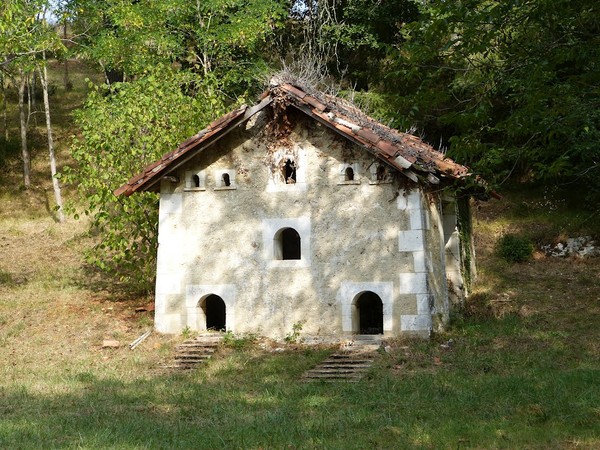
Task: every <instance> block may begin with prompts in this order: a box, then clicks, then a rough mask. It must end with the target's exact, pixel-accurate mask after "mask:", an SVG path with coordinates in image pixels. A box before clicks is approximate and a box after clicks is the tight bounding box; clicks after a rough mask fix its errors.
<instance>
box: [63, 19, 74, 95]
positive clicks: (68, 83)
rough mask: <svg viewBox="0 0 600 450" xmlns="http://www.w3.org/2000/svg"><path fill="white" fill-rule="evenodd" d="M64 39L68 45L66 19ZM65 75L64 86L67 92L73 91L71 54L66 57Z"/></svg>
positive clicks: (65, 21)
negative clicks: (70, 71)
mask: <svg viewBox="0 0 600 450" xmlns="http://www.w3.org/2000/svg"><path fill="white" fill-rule="evenodd" d="M63 39H64V42H65V45H66V42H67V19H66V17H65V18H64V19H63ZM64 69H65V70H64V73H63V84H64V86H65V91H70V90H71V89H73V83H71V79H70V77H69V54H68V53H67V54H66V55H65V65H64Z"/></svg>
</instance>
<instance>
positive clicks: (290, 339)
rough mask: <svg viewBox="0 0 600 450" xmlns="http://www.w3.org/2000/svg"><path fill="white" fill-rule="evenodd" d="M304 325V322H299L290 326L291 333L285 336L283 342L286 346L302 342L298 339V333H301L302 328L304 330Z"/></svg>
mask: <svg viewBox="0 0 600 450" xmlns="http://www.w3.org/2000/svg"><path fill="white" fill-rule="evenodd" d="M305 323H306V321H305V320H301V321H299V322H296V323H294V325H292V331H291V332H290V333H288V334H286V335H285V338H284V340H285V342H287V343H288V344H295V343H298V342H302V340H301V339H300V333H301V332H302V328H304V324H305Z"/></svg>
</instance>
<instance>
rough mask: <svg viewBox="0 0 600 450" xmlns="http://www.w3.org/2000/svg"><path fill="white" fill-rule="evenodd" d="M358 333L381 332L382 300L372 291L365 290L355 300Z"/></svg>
mask: <svg viewBox="0 0 600 450" xmlns="http://www.w3.org/2000/svg"><path fill="white" fill-rule="evenodd" d="M356 308H357V309H358V322H359V333H360V334H383V302H382V301H381V298H379V295H377V294H375V293H374V292H365V293H363V294H361V295H360V297H359V298H358V300H357V301H356Z"/></svg>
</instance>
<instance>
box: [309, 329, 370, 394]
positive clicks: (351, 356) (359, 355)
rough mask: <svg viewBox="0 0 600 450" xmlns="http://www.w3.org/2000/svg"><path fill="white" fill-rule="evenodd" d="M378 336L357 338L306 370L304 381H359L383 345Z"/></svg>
mask: <svg viewBox="0 0 600 450" xmlns="http://www.w3.org/2000/svg"><path fill="white" fill-rule="evenodd" d="M376 338H377V336H376V337H375V338H370V337H369V338H367V339H364V340H362V339H355V340H354V341H353V342H352V344H351V345H350V346H349V347H345V348H343V349H341V350H339V351H338V352H336V353H334V354H332V355H329V357H327V359H325V360H323V361H321V363H320V364H319V365H317V366H316V367H314V368H312V369H310V370H307V371H306V372H304V374H303V375H302V381H305V382H315V381H321V382H335V381H345V382H350V383H355V382H357V381H359V380H360V379H361V378H362V377H363V376H364V375H365V374H366V373H367V372H368V370H369V369H370V368H371V366H372V365H373V361H374V360H375V358H376V357H377V356H378V353H377V349H378V348H379V347H380V345H381V339H379V340H377V339H376ZM363 342H366V343H363Z"/></svg>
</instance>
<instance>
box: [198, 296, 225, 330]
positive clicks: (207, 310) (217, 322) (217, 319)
mask: <svg viewBox="0 0 600 450" xmlns="http://www.w3.org/2000/svg"><path fill="white" fill-rule="evenodd" d="M200 307H201V308H202V311H203V312H204V316H205V317H206V329H207V330H215V331H225V317H226V311H225V302H224V301H223V299H222V298H221V297H219V296H218V295H214V294H211V295H209V296H208V297H206V298H205V299H204V300H203V301H202V302H201V304H200Z"/></svg>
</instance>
